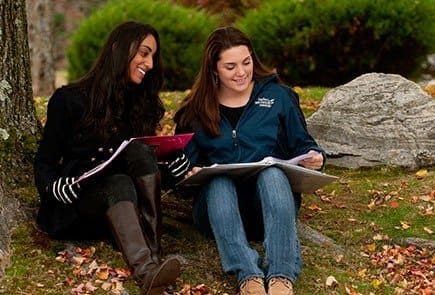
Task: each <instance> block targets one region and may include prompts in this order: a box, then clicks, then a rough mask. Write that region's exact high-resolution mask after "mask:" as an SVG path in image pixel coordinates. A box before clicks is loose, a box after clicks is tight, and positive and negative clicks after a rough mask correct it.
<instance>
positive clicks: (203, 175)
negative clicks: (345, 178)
mask: <svg viewBox="0 0 435 295" xmlns="http://www.w3.org/2000/svg"><path fill="white" fill-rule="evenodd" d="M309 157H311V155H308V154H304V155H301V156H298V157H296V158H293V159H290V160H282V159H277V158H273V157H266V158H264V159H263V160H261V161H258V162H250V163H234V164H214V165H212V166H209V167H203V168H202V169H201V170H200V171H198V172H197V173H195V174H193V175H191V176H189V177H187V178H185V179H183V180H182V181H180V182H179V183H178V184H177V185H186V186H189V185H200V184H203V183H204V182H206V181H207V180H209V179H210V178H211V177H213V176H216V175H228V176H230V177H232V178H234V179H237V180H238V181H245V180H249V178H251V177H252V176H254V175H256V174H257V173H258V172H259V171H261V170H263V169H265V168H266V167H270V166H276V167H279V168H280V169H282V170H283V171H284V172H285V173H286V175H287V178H288V179H289V182H290V185H291V187H292V190H293V191H294V192H300V193H311V192H314V191H315V190H316V189H318V188H320V187H322V186H324V185H327V184H329V183H331V182H333V181H335V180H336V179H337V177H336V176H333V175H329V174H325V173H322V172H319V171H316V170H312V169H308V168H304V167H301V166H298V165H296V164H297V163H298V162H299V161H300V160H302V159H306V158H309Z"/></svg>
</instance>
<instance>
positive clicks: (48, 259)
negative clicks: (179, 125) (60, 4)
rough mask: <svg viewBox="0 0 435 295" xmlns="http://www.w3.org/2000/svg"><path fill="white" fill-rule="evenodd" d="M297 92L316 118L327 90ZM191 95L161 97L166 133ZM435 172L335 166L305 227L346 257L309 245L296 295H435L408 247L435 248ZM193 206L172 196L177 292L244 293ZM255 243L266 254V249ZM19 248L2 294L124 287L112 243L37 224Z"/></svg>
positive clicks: (428, 256) (168, 198) (423, 258)
mask: <svg viewBox="0 0 435 295" xmlns="http://www.w3.org/2000/svg"><path fill="white" fill-rule="evenodd" d="M296 90H297V92H298V93H299V94H300V97H301V106H302V108H303V110H304V112H305V114H306V116H309V115H310V114H312V113H313V112H314V111H315V110H316V109H317V107H318V105H319V103H320V101H321V99H322V97H323V96H324V94H325V93H326V91H327V90H328V89H324V88H304V89H302V88H297V89H296ZM185 94H186V93H185V92H171V93H163V94H162V99H163V101H164V103H165V106H166V107H167V109H168V112H167V115H166V117H165V120H164V122H163V123H162V133H170V132H171V131H172V128H173V127H172V123H171V120H170V118H171V116H172V115H173V110H174V108H176V106H177V105H178V104H179V102H180V101H181V100H182V98H183V97H184V96H185ZM35 101H36V107H37V111H38V116H39V118H44V116H45V115H44V114H45V105H46V104H45V102H46V99H44V98H40V99H36V100H35ZM434 171H435V167H429V168H427V171H426V172H425V171H419V172H418V171H412V170H408V169H405V168H400V167H389V166H379V167H374V168H361V169H345V168H338V167H332V166H327V167H326V169H325V172H326V173H329V174H333V175H336V176H338V177H339V181H337V182H335V183H333V184H330V185H328V186H325V187H323V188H322V189H321V190H318V191H317V192H316V193H314V194H305V195H304V196H303V204H302V208H301V212H300V215H299V216H300V217H299V221H300V222H303V223H304V224H306V225H309V226H310V227H311V228H313V229H315V230H317V231H319V232H321V233H322V234H324V235H326V236H328V237H330V238H332V239H333V240H335V242H336V243H337V245H339V246H340V247H341V248H342V249H343V250H344V252H343V253H339V252H337V251H335V250H334V249H333V248H331V247H330V245H326V244H325V245H318V244H313V243H312V242H310V241H305V240H302V241H301V242H302V254H303V261H304V267H303V271H302V274H301V277H300V279H299V280H298V282H297V283H296V286H295V292H296V294H304V295H305V294H353V295H356V294H367V295H369V294H376V295H378V294H398V295H399V294H433V293H431V292H434V289H433V288H434V283H435V281H434V276H435V274H434V265H435V253H434V249H433V248H432V249H431V248H428V247H418V246H419V245H416V246H408V245H406V244H405V243H404V242H403V241H404V239H405V238H421V239H425V240H434V233H433V232H434V231H435V226H434V224H435V213H434V204H435V176H434ZM417 172H418V173H417ZM21 189H22V190H23V191H25V192H26V195H27V196H29V195H30V196H35V197H34V198H29V197H26V203H27V205H28V206H29V207H33V208H34V207H35V206H36V205H37V204H36V201H35V200H36V191H35V189H34V188H33V187H24V188H21ZM190 203H191V200H186V199H180V198H177V197H176V196H174V195H171V194H169V195H165V196H164V197H163V207H164V213H165V216H164V235H163V240H162V243H163V248H164V251H165V252H166V253H168V254H178V255H181V256H182V257H183V258H184V264H183V269H182V271H183V273H182V276H181V278H180V280H179V281H178V283H177V285H176V287H175V291H176V292H175V293H176V294H199V295H201V294H224V293H227V294H230V295H231V294H236V289H235V284H236V282H235V279H234V277H232V276H228V275H225V274H224V273H223V272H222V269H221V266H220V261H219V257H218V253H217V250H216V247H215V244H214V242H213V241H211V240H208V239H207V238H204V237H202V236H201V235H199V234H198V233H197V232H196V231H195V229H194V228H193V227H192V224H191V219H190V205H191V204H190ZM71 244H72V245H73V246H74V247H80V248H81V249H85V250H89V249H92V251H90V252H89V251H88V252H86V251H85V253H87V254H86V255H84V256H83V252H81V251H82V250H80V249H79V250H77V249H76V248H72V246H71ZM252 245H253V247H255V248H257V249H260V248H261V245H260V244H259V243H253V244H252ZM12 246H13V251H14V255H13V256H12V264H11V266H10V267H9V268H8V270H7V275H6V277H5V278H4V279H3V281H2V282H1V285H0V294H72V293H71V290H72V289H73V288H77V286H79V285H80V284H85V283H86V282H88V284H92V286H96V287H98V289H96V290H95V291H92V292H91V291H88V294H107V291H104V290H103V287H107V286H108V285H107V282H108V281H109V280H110V278H113V282H112V285H111V286H112V287H114V288H116V286H118V289H121V288H120V287H119V286H120V284H119V282H120V281H121V282H122V279H123V275H122V274H123V273H124V271H125V264H124V263H123V261H122V258H121V256H120V254H119V252H116V251H115V250H113V248H112V246H111V245H110V243H107V242H104V241H103V242H102V241H82V242H76V241H54V240H51V239H49V238H48V237H47V236H46V235H44V234H43V233H41V232H39V231H38V230H37V228H36V226H35V223H34V221H33V220H30V221H26V222H22V223H20V225H19V226H18V227H17V229H16V230H15V232H14V238H13V245H12ZM67 248H68V249H75V250H74V251H75V252H74V251H73V254H74V255H73V256H75V257H73V258H74V259H67V260H66V261H64V260H65V259H64V260H62V259H60V258H59V252H61V251H64V250H65V249H67ZM80 253H81V255H82V256H80V255H79V254H80ZM89 253H91V254H89ZM92 261H95V263H94V267H95V265H98V268H97V270H95V269H93V268H92V267H91V265H92V264H91V262H92ZM68 262H69V263H68ZM105 269H109V270H110V271H109V273H110V275H109V276H108V277H107V276H104V274H105V272H104V270H105ZM202 284H204V285H202ZM123 287H124V288H127V289H128V290H129V293H130V294H138V292H137V290H136V289H135V288H134V286H133V282H132V281H131V279H127V280H126V281H125V282H123ZM430 288H432V289H430ZM195 290H196V293H195ZM112 292H113V293H112V294H121V293H116V292H115V291H112ZM119 292H120V291H119ZM76 294H85V293H76Z"/></svg>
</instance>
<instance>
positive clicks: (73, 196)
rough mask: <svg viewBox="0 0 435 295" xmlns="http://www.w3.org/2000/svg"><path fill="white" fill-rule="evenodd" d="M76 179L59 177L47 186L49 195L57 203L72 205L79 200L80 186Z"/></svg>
mask: <svg viewBox="0 0 435 295" xmlns="http://www.w3.org/2000/svg"><path fill="white" fill-rule="evenodd" d="M74 181H75V178H74V177H59V178H58V179H57V180H56V181H54V182H53V183H52V184H50V185H48V186H47V193H49V194H50V196H52V197H53V198H54V199H56V200H57V201H59V202H61V203H64V204H72V203H73V202H74V201H75V200H77V199H78V198H79V191H80V185H79V183H78V182H76V183H75V182H74Z"/></svg>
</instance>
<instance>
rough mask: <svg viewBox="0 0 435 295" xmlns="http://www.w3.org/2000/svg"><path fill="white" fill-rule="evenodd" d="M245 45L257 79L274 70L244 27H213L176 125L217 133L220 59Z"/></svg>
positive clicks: (218, 132)
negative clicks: (217, 81) (267, 65)
mask: <svg viewBox="0 0 435 295" xmlns="http://www.w3.org/2000/svg"><path fill="white" fill-rule="evenodd" d="M241 45H244V46H246V47H247V48H248V49H249V52H250V53H251V57H252V61H253V66H254V73H253V79H254V81H259V80H261V79H262V78H264V77H266V76H269V75H271V74H273V72H272V71H270V70H268V69H267V68H266V67H265V66H264V65H263V64H262V63H261V62H260V60H259V58H258V56H257V54H256V53H255V50H254V48H253V47H252V44H251V40H250V39H249V37H248V36H246V35H245V34H244V33H243V32H242V31H240V30H239V29H236V28H234V27H220V28H217V29H216V30H214V31H213V32H212V33H211V34H210V36H209V37H208V39H207V42H206V44H205V47H204V51H203V54H202V61H201V68H200V70H199V73H198V75H197V76H196V79H195V82H194V84H193V86H192V91H191V93H190V94H189V95H188V96H187V97H186V99H185V100H184V101H183V103H182V104H181V107H180V109H179V110H178V111H177V113H176V114H175V117H174V121H175V122H176V123H177V128H180V129H185V128H188V126H191V125H192V124H197V125H198V126H199V127H201V128H203V129H204V131H205V132H206V133H207V134H209V135H211V136H218V135H219V134H220V130H219V120H220V114H219V101H218V97H217V95H218V87H219V86H218V85H217V84H216V83H215V73H216V72H217V62H218V61H219V59H220V56H221V53H222V51H224V50H227V49H230V48H232V47H235V46H241Z"/></svg>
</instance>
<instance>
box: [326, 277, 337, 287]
mask: <svg viewBox="0 0 435 295" xmlns="http://www.w3.org/2000/svg"><path fill="white" fill-rule="evenodd" d="M325 285H326V286H327V287H336V286H338V282H337V280H336V279H335V278H334V277H333V276H329V277H327V278H326V282H325Z"/></svg>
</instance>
